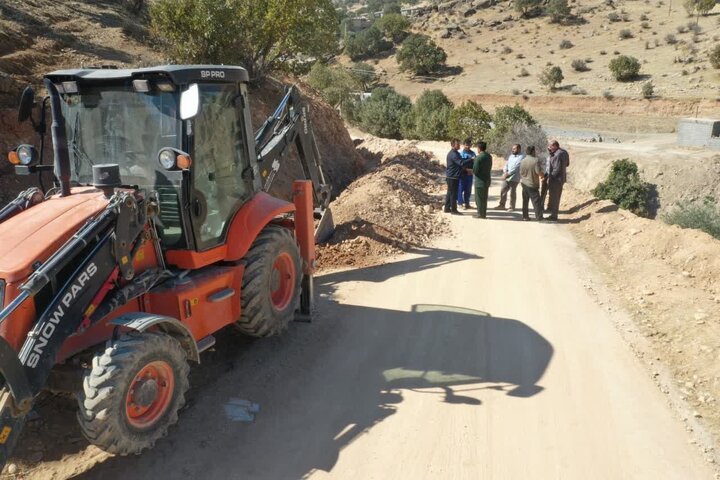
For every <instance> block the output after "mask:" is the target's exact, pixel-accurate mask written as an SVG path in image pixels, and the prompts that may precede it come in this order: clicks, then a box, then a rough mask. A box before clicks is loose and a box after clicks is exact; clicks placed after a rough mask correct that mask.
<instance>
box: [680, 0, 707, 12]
mask: <svg viewBox="0 0 720 480" xmlns="http://www.w3.org/2000/svg"><path fill="white" fill-rule="evenodd" d="M683 6H684V7H685V11H687V13H688V15H695V14H699V15H707V14H708V13H710V10H712V9H713V7H714V6H715V0H685V2H684V3H683Z"/></svg>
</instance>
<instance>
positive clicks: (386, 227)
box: [318, 138, 448, 268]
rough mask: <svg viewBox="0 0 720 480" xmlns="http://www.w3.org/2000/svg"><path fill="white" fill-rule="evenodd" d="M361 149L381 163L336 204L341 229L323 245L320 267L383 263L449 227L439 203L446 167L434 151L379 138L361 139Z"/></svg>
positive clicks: (372, 160) (369, 158)
mask: <svg viewBox="0 0 720 480" xmlns="http://www.w3.org/2000/svg"><path fill="white" fill-rule="evenodd" d="M358 149H359V150H360V152H361V153H362V154H363V156H364V157H365V161H366V162H367V163H368V164H369V165H376V167H375V169H374V170H373V171H371V172H370V173H368V174H367V175H364V176H362V177H360V178H358V179H357V180H355V181H354V182H353V183H352V184H350V186H348V188H347V189H346V190H345V191H344V192H343V193H342V194H341V195H340V196H339V197H338V198H337V200H336V201H335V202H333V204H332V205H331V206H332V211H333V216H334V218H335V223H336V225H337V229H336V232H335V235H334V236H333V238H332V239H331V241H330V242H329V243H328V244H327V245H324V246H321V247H319V249H318V263H319V265H320V266H321V268H334V267H365V266H370V265H378V264H381V263H383V262H384V261H385V260H386V259H387V258H388V257H391V256H394V255H397V254H400V253H402V252H404V251H408V250H412V249H413V248H418V247H425V246H427V245H428V243H429V242H430V241H431V239H433V238H434V237H437V236H439V235H441V234H442V233H445V232H447V231H448V230H447V223H446V222H445V221H444V220H443V219H442V217H440V216H439V215H440V214H439V213H438V212H439V209H438V208H437V207H438V205H439V204H440V199H441V198H442V195H443V191H444V189H443V185H442V184H441V183H440V182H439V178H440V177H441V175H443V168H442V167H441V166H440V165H439V164H437V163H436V162H434V161H433V160H432V155H431V154H429V153H427V152H423V151H421V150H418V149H417V148H415V147H414V146H411V145H410V142H394V141H392V140H390V141H387V140H382V139H378V138H368V139H366V140H364V141H360V142H359V145H358Z"/></svg>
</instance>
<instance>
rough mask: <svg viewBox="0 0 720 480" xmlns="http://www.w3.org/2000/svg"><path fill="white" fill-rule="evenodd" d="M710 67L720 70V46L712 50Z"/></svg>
mask: <svg viewBox="0 0 720 480" xmlns="http://www.w3.org/2000/svg"><path fill="white" fill-rule="evenodd" d="M710 65H711V66H712V67H713V68H720V45H715V48H713V49H712V50H710Z"/></svg>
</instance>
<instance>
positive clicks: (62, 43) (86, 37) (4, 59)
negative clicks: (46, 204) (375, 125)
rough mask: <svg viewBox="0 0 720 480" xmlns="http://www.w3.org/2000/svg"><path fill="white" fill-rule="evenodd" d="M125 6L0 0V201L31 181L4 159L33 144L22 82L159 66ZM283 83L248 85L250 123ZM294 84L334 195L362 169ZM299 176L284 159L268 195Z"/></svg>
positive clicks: (322, 108)
mask: <svg viewBox="0 0 720 480" xmlns="http://www.w3.org/2000/svg"><path fill="white" fill-rule="evenodd" d="M132 3H133V2H120V1H117V0H115V1H112V0H100V1H90V0H83V1H73V2H52V1H50V0H29V1H14V0H8V1H3V2H0V158H2V159H3V160H2V161H0V203H2V204H4V203H5V202H6V201H8V200H9V199H11V198H14V196H15V195H16V194H17V192H18V191H20V190H22V189H24V188H27V187H29V186H30V185H34V178H29V177H16V176H15V175H13V174H12V173H11V168H10V165H9V164H8V163H7V162H6V161H5V160H4V159H5V158H6V156H7V152H8V150H9V149H12V148H14V147H16V146H17V145H18V144H21V143H34V144H37V143H38V141H37V137H36V135H35V134H34V133H33V132H32V130H31V129H30V128H29V125H28V124H23V125H18V123H17V113H16V108H17V105H18V101H19V97H20V93H21V91H22V88H24V86H25V85H27V84H34V85H35V86H36V87H38V86H39V84H40V82H41V78H42V75H43V74H44V73H46V72H49V71H52V70H56V69H60V68H77V67H80V66H86V67H87V66H93V65H115V66H117V67H120V68H123V67H143V66H149V65H158V64H162V63H165V59H164V57H163V55H162V53H161V52H159V51H158V50H156V49H155V45H154V42H153V40H152V39H151V38H150V35H149V32H148V30H147V28H146V22H147V18H146V15H145V13H144V11H142V10H141V11H137V10H135V9H134V8H132ZM291 83H298V80H297V79H295V78H284V79H282V81H276V80H273V79H269V80H267V81H265V82H264V83H263V84H262V85H259V86H256V87H254V88H253V89H252V91H251V109H252V113H253V124H254V127H255V128H258V127H259V126H260V125H261V124H262V122H263V121H264V120H265V118H267V116H268V115H270V114H271V113H272V112H273V111H274V109H275V107H276V106H277V103H278V102H279V101H280V99H281V98H282V95H283V88H284V85H283V84H291ZM300 87H301V91H303V92H306V93H307V95H305V100H307V101H308V102H309V105H310V116H311V120H312V122H313V125H314V131H315V135H316V138H317V141H318V144H319V148H320V154H321V156H322V158H323V159H324V165H325V173H326V176H327V178H328V180H329V181H330V183H331V184H332V185H333V187H334V193H335V194H337V193H339V192H340V190H341V189H342V188H344V186H345V185H347V184H348V183H350V182H351V181H352V180H353V179H354V178H355V177H356V176H357V175H358V173H359V171H361V170H362V164H361V159H360V157H359V156H358V155H357V153H356V152H355V148H354V145H353V143H352V141H351V140H350V137H349V135H348V134H347V131H346V130H345V126H344V124H343V122H342V120H341V119H340V117H339V116H338V115H337V113H336V111H335V110H334V109H332V108H331V107H330V106H328V105H327V104H325V103H324V102H322V100H320V99H319V98H318V97H316V96H314V94H312V93H311V92H310V91H309V90H308V89H306V88H304V87H303V86H302V84H301V85H300ZM37 91H38V94H40V93H41V90H37ZM49 143H50V142H48V144H49ZM48 152H50V150H49V149H48ZM50 155H51V153H50ZM300 176H302V170H301V169H300V166H299V164H297V162H293V161H292V160H290V161H288V162H286V163H285V166H284V167H283V169H282V170H281V171H280V173H279V175H278V177H277V179H276V182H275V184H274V186H273V188H274V193H275V194H277V195H280V196H283V195H288V194H289V192H290V187H289V182H290V180H291V179H293V178H298V177H300Z"/></svg>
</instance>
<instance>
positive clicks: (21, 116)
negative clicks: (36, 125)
mask: <svg viewBox="0 0 720 480" xmlns="http://www.w3.org/2000/svg"><path fill="white" fill-rule="evenodd" d="M34 106H35V91H34V90H33V89H32V87H31V86H27V87H25V90H23V93H22V97H20V108H18V122H20V123H22V122H24V121H25V120H27V119H28V118H30V117H31V115H32V109H33V107H34Z"/></svg>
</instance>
